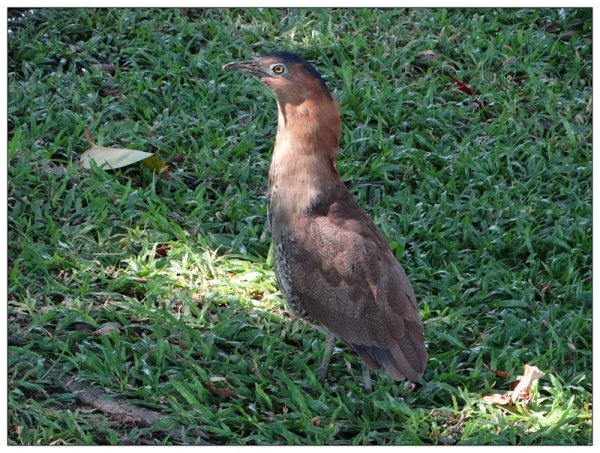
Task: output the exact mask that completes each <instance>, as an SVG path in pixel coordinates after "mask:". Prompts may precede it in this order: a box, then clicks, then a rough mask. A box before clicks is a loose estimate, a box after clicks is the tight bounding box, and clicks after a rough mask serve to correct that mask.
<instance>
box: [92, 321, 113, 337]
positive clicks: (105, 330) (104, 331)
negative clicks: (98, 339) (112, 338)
mask: <svg viewBox="0 0 600 453" xmlns="http://www.w3.org/2000/svg"><path fill="white" fill-rule="evenodd" d="M118 331H119V326H118V325H117V324H115V323H114V322H107V323H106V324H104V325H102V326H101V327H100V328H99V329H96V330H94V331H93V332H92V335H94V336H100V335H108V334H109V333H112V332H118Z"/></svg>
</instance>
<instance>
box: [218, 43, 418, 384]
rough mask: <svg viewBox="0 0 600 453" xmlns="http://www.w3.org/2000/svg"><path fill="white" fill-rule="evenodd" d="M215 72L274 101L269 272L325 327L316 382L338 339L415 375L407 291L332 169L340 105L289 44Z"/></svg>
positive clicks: (373, 361) (395, 374)
mask: <svg viewBox="0 0 600 453" xmlns="http://www.w3.org/2000/svg"><path fill="white" fill-rule="evenodd" d="M223 70H228V71H237V72H240V73H242V74H245V75H248V76H252V77H254V78H255V79H257V80H258V81H260V82H261V83H262V84H263V85H264V86H265V87H266V88H267V89H268V90H269V91H270V92H271V93H272V95H273V96H274V97H275V100H276V101H277V112H278V118H277V134H276V137H275V143H274V147H273V153H272V157H271V163H270V168H269V183H268V190H267V220H268V225H269V227H270V230H271V236H272V241H273V250H274V253H273V267H274V273H275V279H276V282H277V286H278V288H279V291H280V293H281V294H282V296H283V298H284V300H285V304H286V307H287V309H288V311H289V312H291V314H292V315H295V316H297V317H299V318H302V319H303V320H305V321H307V322H309V323H310V324H311V325H312V326H313V327H315V328H316V329H318V330H321V331H322V332H324V333H325V351H324V354H323V359H322V362H321V366H320V367H319V369H318V374H317V376H318V379H319V381H320V382H321V383H322V384H324V383H325V380H326V376H327V370H328V367H329V363H330V360H331V357H332V354H333V350H334V346H335V342H336V339H340V340H341V341H342V342H343V343H345V344H346V345H347V346H349V347H350V348H351V349H352V350H353V351H354V352H355V353H356V354H357V355H358V356H359V357H360V358H361V362H362V363H361V365H362V378H363V388H364V390H365V391H366V392H371V390H372V384H371V377H370V369H371V368H372V369H379V368H383V369H384V370H385V372H387V373H388V374H389V375H390V376H392V378H394V379H395V380H396V381H402V380H405V379H407V380H409V381H412V382H415V383H417V382H419V381H420V379H421V378H422V376H423V373H424V371H425V367H426V363H427V351H426V347H425V341H424V337H423V327H422V324H421V321H420V318H419V311H418V307H417V301H416V297H415V293H414V291H413V288H412V286H411V284H410V281H409V279H408V277H407V275H406V273H405V272H404V270H403V269H402V267H401V266H400V264H399V263H398V261H397V260H396V258H395V256H394V254H393V252H392V251H391V249H390V247H389V245H388V242H387V240H386V239H385V237H384V236H383V234H382V233H381V232H380V231H379V229H378V228H377V227H376V226H375V224H374V223H373V221H372V220H371V219H370V218H369V217H368V215H367V214H366V213H365V212H364V210H363V209H362V208H361V207H360V205H359V204H358V202H357V201H356V200H355V199H354V197H353V196H352V194H351V192H350V191H349V190H348V188H347V187H346V185H345V184H344V182H343V181H342V179H341V178H340V175H339V173H338V170H337V164H336V158H337V155H338V153H339V152H340V138H341V126H340V113H339V106H338V103H337V101H336V99H335V98H334V96H333V95H332V94H331V92H330V90H329V88H328V86H327V83H326V82H325V80H324V79H323V77H322V76H321V75H320V74H319V72H318V71H317V70H316V69H315V67H314V66H313V65H312V64H311V63H309V62H308V61H306V60H305V59H303V58H302V57H300V56H298V55H296V54H294V53H291V52H287V51H276V52H270V53H268V54H266V55H263V56H260V57H258V58H256V59H254V60H250V61H234V62H231V63H228V64H225V65H224V66H223Z"/></svg>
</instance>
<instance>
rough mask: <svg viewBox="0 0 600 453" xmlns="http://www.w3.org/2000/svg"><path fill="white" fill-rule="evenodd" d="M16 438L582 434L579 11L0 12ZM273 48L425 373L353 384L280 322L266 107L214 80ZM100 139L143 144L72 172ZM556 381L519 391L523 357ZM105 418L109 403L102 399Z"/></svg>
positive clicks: (270, 108) (584, 258)
mask: <svg viewBox="0 0 600 453" xmlns="http://www.w3.org/2000/svg"><path fill="white" fill-rule="evenodd" d="M8 28H9V34H8V133H9V136H8V183H9V185H8V276H7V278H8V381H7V382H8V392H7V396H8V442H9V444H15V445H47V444H53V445H81V444H86V445H88V444H119V445H124V444H136V445H140V444H141V445H143V444H169V445H174V444H175V445H178V444H217V445H221V444H228V445H238V444H254V445H256V444H258V445H266V444H279V445H288V444H294V445H305V444H311V445H315V444H318V445H321V444H325V445H329V444H354V445H367V444H370V445H388V444H411V445H413V444H414V445H448V444H450V445H452V444H459V445H473V444H477V445H500V444H502V445H540V444H562V445H564V444H591V441H592V379H591V378H592V375H591V372H592V342H591V338H592V297H591V294H592V165H591V161H592V101H591V100H592V10H591V9H561V10H559V9H510V10H509V9H467V10H464V9H386V10H374V9H336V10H328V9H315V10H309V9H256V8H254V9H243V10H240V9H208V10H201V9H198V10H196V9H189V10H180V9H176V8H172V9H104V10H103V9H41V10H35V11H30V10H9V23H8ZM276 49H286V50H290V51H293V52H296V53H298V54H300V55H301V56H303V57H304V58H306V59H308V60H310V61H311V62H313V63H314V65H315V66H316V68H317V69H318V70H319V71H320V72H321V73H322V74H323V76H324V78H325V79H326V80H327V82H328V84H329V86H330V88H331V90H332V92H333V94H334V96H335V97H336V98H337V99H338V100H339V102H340V105H341V115H342V122H343V126H342V152H341V154H340V156H339V159H338V169H339V172H340V174H341V176H342V179H343V180H344V181H346V182H347V185H348V187H349V188H350V190H351V191H352V193H353V194H354V195H355V196H356V198H357V199H358V200H359V202H360V204H361V205H362V206H363V207H364V209H365V210H366V211H367V213H368V214H369V215H370V216H371V217H372V218H373V219H374V221H375V222H376V224H377V225H378V226H379V227H380V228H381V230H382V232H383V233H384V235H385V236H386V238H387V239H388V240H389V242H390V245H391V248H392V250H393V252H394V253H395V255H396V257H397V258H398V260H399V261H400V263H401V264H402V266H403V267H404V268H405V269H406V271H407V273H408V275H409V276H410V278H411V281H412V283H413V286H414V288H415V292H416V294H417V298H418V301H419V308H420V312H421V317H422V320H423V323H424V330H425V339H426V344H427V348H428V353H429V362H428V366H427V370H426V372H425V376H424V378H423V382H422V383H421V385H418V386H417V387H416V388H415V389H414V391H412V392H408V391H407V389H406V387H405V385H404V384H403V383H395V382H394V381H393V380H392V379H391V378H389V377H388V376H386V375H385V374H384V373H377V374H375V376H374V382H373V386H374V391H373V392H372V393H371V394H365V392H364V391H363V389H362V387H361V380H360V362H359V360H358V358H357V357H356V356H355V355H353V354H352V353H350V351H349V350H348V349H347V348H346V347H345V346H344V345H343V344H342V343H341V342H340V343H339V344H338V345H337V346H338V347H337V348H336V350H335V353H334V356H333V360H332V364H331V367H330V370H329V373H328V379H327V382H326V384H325V386H324V387H322V386H321V385H320V384H319V383H318V381H317V379H316V377H315V373H316V370H317V367H318V365H319V363H320V360H321V355H322V353H323V350H324V336H323V334H322V333H320V332H317V331H315V330H313V329H312V328H311V327H310V326H308V325H306V324H304V323H303V322H301V321H299V320H297V319H294V318H291V317H290V316H289V315H288V314H287V313H286V311H285V308H284V304H283V301H282V298H281V296H280V294H279V292H278V291H277V287H276V285H275V280H274V275H273V270H272V257H271V253H272V252H271V250H270V244H271V240H270V235H269V232H268V229H267V226H266V221H265V219H266V209H265V190H266V183H267V171H268V166H269V160H270V152H271V148H272V145H273V139H274V135H275V132H276V120H277V115H276V106H275V102H274V100H273V99H272V97H271V96H270V95H269V93H268V92H267V91H266V90H265V89H264V88H263V87H261V86H260V84H259V83H257V82H256V81H253V80H251V79H246V78H244V77H242V76H240V75H239V74H233V73H229V72H223V71H222V70H221V67H222V65H223V64H224V63H227V62H230V61H233V60H237V59H249V58H252V57H254V56H256V55H260V54H262V53H265V52H268V51H271V50H276ZM85 129H87V130H89V133H90V135H91V137H92V139H93V140H94V141H95V142H96V143H98V144H99V145H103V146H108V147H121V148H132V149H137V150H142V151H148V152H154V153H158V154H159V156H160V157H161V158H162V159H163V160H164V161H165V162H166V164H167V165H168V166H169V171H168V172H167V173H163V174H160V175H158V174H155V173H153V171H152V170H151V169H149V168H148V167H146V166H144V165H143V164H141V163H138V164H134V165H131V166H128V167H124V168H121V169H118V170H104V169H101V168H98V167H93V168H92V169H91V170H89V171H88V170H84V169H81V168H79V167H78V165H77V164H78V160H79V157H80V156H81V154H82V153H83V152H84V151H85V150H86V149H87V148H88V147H89V145H88V144H87V143H86V139H85V137H84V130H85ZM526 364H528V365H531V366H536V367H538V368H539V369H540V370H542V371H543V372H544V373H545V375H544V376H543V377H542V378H541V379H540V380H539V381H537V382H536V383H535V384H534V385H533V387H532V388H531V389H530V391H529V402H528V403H527V404H525V403H524V402H518V403H516V404H506V405H498V404H491V403H489V402H487V401H486V400H484V397H485V396H488V395H492V394H505V393H508V392H510V391H511V389H512V387H513V385H514V383H515V382H516V381H517V380H518V376H519V375H520V374H522V373H523V368H524V366H525V365H526ZM111 402H112V404H111Z"/></svg>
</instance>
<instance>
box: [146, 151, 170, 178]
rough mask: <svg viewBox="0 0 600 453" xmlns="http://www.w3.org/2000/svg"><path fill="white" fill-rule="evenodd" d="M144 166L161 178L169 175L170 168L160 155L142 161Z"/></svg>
mask: <svg viewBox="0 0 600 453" xmlns="http://www.w3.org/2000/svg"><path fill="white" fill-rule="evenodd" d="M142 164H144V165H145V166H146V167H148V168H149V169H150V170H152V171H153V172H154V173H156V174H158V175H159V176H165V175H166V174H167V173H169V166H168V165H167V164H166V163H165V161H164V160H163V159H162V157H160V156H159V155H158V154H154V155H153V156H152V155H151V156H150V157H147V158H146V159H144V160H142Z"/></svg>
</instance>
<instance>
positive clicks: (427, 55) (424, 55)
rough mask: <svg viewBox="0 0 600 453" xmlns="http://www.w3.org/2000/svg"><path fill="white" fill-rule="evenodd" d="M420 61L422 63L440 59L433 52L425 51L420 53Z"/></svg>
mask: <svg viewBox="0 0 600 453" xmlns="http://www.w3.org/2000/svg"><path fill="white" fill-rule="evenodd" d="M418 57H419V59H420V60H422V61H432V62H433V61H437V59H438V57H437V55H436V53H435V52H434V51H433V50H424V51H423V52H420V53H419V55H418Z"/></svg>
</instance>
